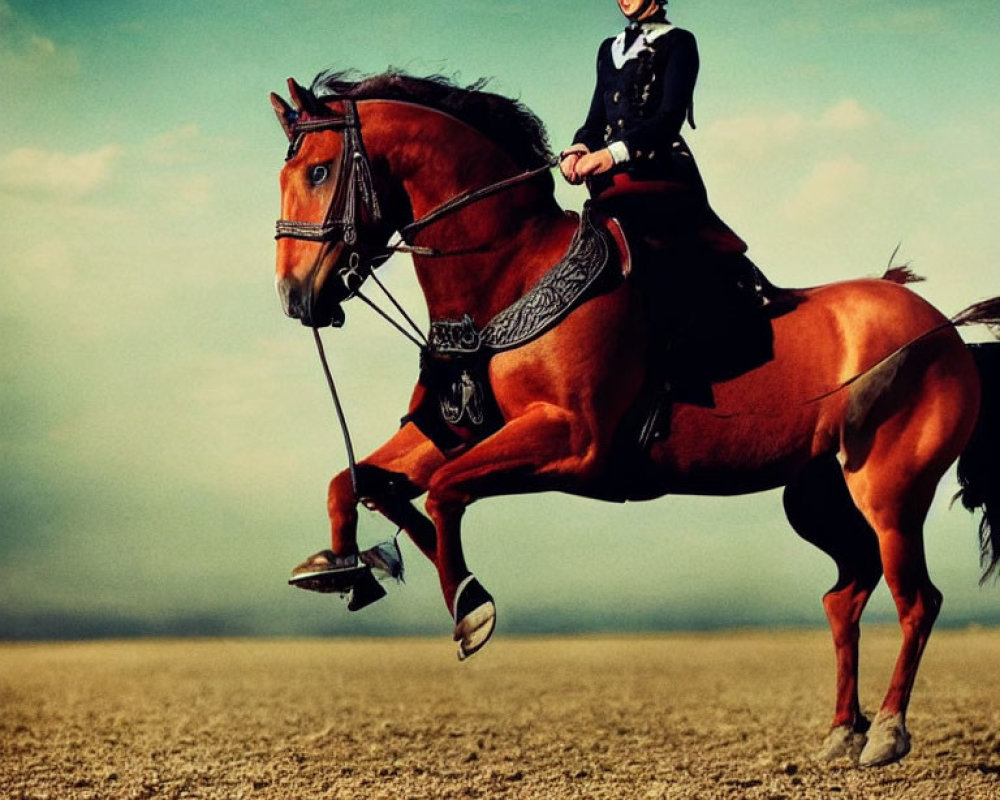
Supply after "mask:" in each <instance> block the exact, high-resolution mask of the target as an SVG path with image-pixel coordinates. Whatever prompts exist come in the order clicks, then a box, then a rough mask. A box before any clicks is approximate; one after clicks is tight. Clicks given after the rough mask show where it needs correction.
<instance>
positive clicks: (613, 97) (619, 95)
mask: <svg viewBox="0 0 1000 800" xmlns="http://www.w3.org/2000/svg"><path fill="white" fill-rule="evenodd" d="M621 99H622V93H621V92H615V93H614V94H613V95H611V102H612V103H618V102H620V101H621Z"/></svg>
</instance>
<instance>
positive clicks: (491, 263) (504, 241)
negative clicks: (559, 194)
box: [407, 141, 574, 324]
mask: <svg viewBox="0 0 1000 800" xmlns="http://www.w3.org/2000/svg"><path fill="white" fill-rule="evenodd" d="M520 171H521V170H520V169H519V168H518V167H517V166H516V165H515V164H513V162H511V161H510V159H509V158H508V157H507V156H506V155H504V154H503V153H501V152H499V151H498V150H497V149H496V148H495V147H494V146H493V145H488V144H485V143H483V141H480V142H478V143H475V144H474V145H472V146H468V145H466V146H464V147H463V146H461V145H459V146H456V147H455V149H454V150H452V149H450V148H449V149H448V151H447V153H445V154H443V155H442V154H441V153H440V152H439V153H435V154H434V155H433V156H431V157H430V158H429V159H428V160H427V162H426V167H425V168H424V169H421V170H418V172H417V173H416V174H415V175H414V176H413V178H412V179H411V180H410V181H409V185H408V186H407V193H408V194H409V196H410V202H411V206H412V208H413V214H414V217H415V218H416V219H419V218H420V217H421V216H422V215H424V214H426V213H428V212H429V211H431V210H433V209H434V208H436V207H437V206H439V205H440V204H441V203H444V202H446V201H447V200H450V199H452V198H454V197H456V196H458V195H461V194H463V193H464V192H467V191H469V190H474V189H480V188H483V187H486V186H489V185H491V184H493V183H496V182H498V181H501V180H504V179H506V178H510V177H512V176H513V175H516V174H518V173H519V172H520ZM573 229H574V225H573V224H572V223H571V222H570V221H569V220H568V218H566V217H565V215H564V214H563V213H562V211H561V210H560V208H559V206H558V205H557V204H556V202H555V199H554V197H553V195H552V191H551V183H550V182H549V179H548V178H547V177H546V176H544V175H542V176H539V177H536V178H533V179H531V180H530V181H526V182H525V183H523V184H520V185H517V186H514V187H511V188H508V189H505V190H503V191H501V192H500V193H498V194H496V195H494V196H492V197H488V198H486V199H483V200H479V201H477V202H475V203H473V204H471V205H469V206H467V207H466V208H464V209H462V210H460V211H457V212H455V213H453V214H450V215H448V216H447V217H444V218H441V219H440V220H439V221H437V222H435V223H433V224H432V225H430V226H429V227H427V228H426V229H424V230H423V231H421V232H420V233H419V234H418V235H417V236H416V238H415V243H416V244H420V245H422V246H425V247H431V248H433V249H434V250H436V251H437V252H438V253H440V254H441V255H436V256H433V257H419V256H418V257H415V259H414V263H415V265H416V269H417V277H418V280H419V281H420V285H421V287H422V288H423V291H424V296H425V298H426V300H427V306H428V312H429V315H430V317H431V319H455V318H460V317H462V316H464V315H466V314H468V315H469V316H471V317H472V318H473V320H474V321H476V322H477V323H479V324H485V322H486V321H488V320H489V319H490V318H492V317H493V316H494V315H495V314H496V313H497V312H499V311H500V310H502V309H503V308H506V307H507V306H508V305H510V304H511V303H513V302H514V301H515V300H517V299H518V298H519V297H520V296H521V295H522V294H524V292H525V290H526V288H527V287H529V286H531V285H532V284H533V283H534V282H535V281H537V280H538V278H539V277H540V276H541V274H542V273H543V272H544V271H545V270H546V269H547V268H548V267H550V266H551V265H552V264H554V263H555V262H556V261H558V260H559V258H560V257H561V256H562V255H563V253H565V250H566V247H567V245H568V242H569V239H570V237H571V236H572V232H573Z"/></svg>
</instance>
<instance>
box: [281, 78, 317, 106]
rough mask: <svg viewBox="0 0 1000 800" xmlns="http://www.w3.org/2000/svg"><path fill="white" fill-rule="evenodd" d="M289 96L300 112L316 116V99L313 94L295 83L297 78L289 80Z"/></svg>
mask: <svg viewBox="0 0 1000 800" xmlns="http://www.w3.org/2000/svg"><path fill="white" fill-rule="evenodd" d="M288 94H289V96H290V97H291V98H292V102H293V103H295V108H296V109H297V110H298V111H300V112H305V113H307V114H315V113H316V111H317V108H316V106H317V103H316V98H315V97H314V96H313V93H312V92H310V91H309V90H308V89H306V88H305V87H304V86H300V85H299V84H298V83H296V82H295V78H289V79H288Z"/></svg>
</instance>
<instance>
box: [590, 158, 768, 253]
mask: <svg viewBox="0 0 1000 800" xmlns="http://www.w3.org/2000/svg"><path fill="white" fill-rule="evenodd" d="M690 193H691V187H689V186H686V185H685V184H683V183H676V182H671V181H647V180H636V179H635V178H633V177H631V176H630V175H629V174H628V173H625V172H620V173H617V174H615V175H613V176H612V177H611V183H610V185H609V186H608V187H607V188H605V189H602V190H601V191H600V193H599V194H597V196H596V197H595V198H594V199H595V200H597V201H598V202H599V203H602V204H603V203H609V204H612V205H613V204H614V203H615V201H616V200H624V199H631V198H636V197H639V196H644V195H645V196H648V197H649V199H650V200H652V199H654V198H656V197H660V198H669V197H672V196H673V197H678V196H681V195H683V194H690ZM692 232H693V234H694V236H695V238H696V239H697V240H698V241H700V242H702V243H703V244H704V245H705V247H706V248H707V249H708V250H709V251H710V252H713V253H720V254H723V255H742V254H744V253H746V251H747V249H748V248H747V243H746V242H744V241H743V240H742V239H741V238H740V237H739V236H737V234H736V232H735V231H734V230H733V229H732V228H730V227H729V226H728V225H727V224H726V223H725V222H723V221H722V219H721V218H720V217H719V215H718V214H716V213H715V212H714V211H713V210H712V208H711V207H710V206H709V205H708V204H707V203H705V213H704V215H703V219H702V220H701V224H700V225H697V226H696V227H695V228H694V230H693V231H692Z"/></svg>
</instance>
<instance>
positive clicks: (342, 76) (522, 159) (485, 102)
mask: <svg viewBox="0 0 1000 800" xmlns="http://www.w3.org/2000/svg"><path fill="white" fill-rule="evenodd" d="M485 85H486V80H479V81H476V82H475V83H473V84H472V85H471V86H465V87H462V86H458V85H457V84H455V83H454V82H453V81H451V80H449V79H448V78H445V77H443V76H440V75H432V76H429V77H427V78H417V77H414V76H412V75H407V74H406V73H404V72H400V71H397V70H389V71H388V72H384V73H382V74H380V75H369V76H356V73H354V72H353V71H346V72H335V71H326V72H321V73H320V74H319V75H317V76H316V79H315V80H314V81H313V83H312V87H311V91H312V93H313V94H314V95H315V96H316V98H317V99H318V100H323V99H324V98H326V99H329V98H330V97H333V96H336V97H349V98H351V99H353V100H400V101H404V102H409V103H417V104H418V105H422V106H427V107H428V108H433V109H436V110H437V111H443V112H445V113H447V114H451V115H452V116H454V117H456V118H457V119H460V120H461V121H462V122H464V123H466V124H467V125H471V126H472V127H473V128H475V129H476V130H478V131H479V132H480V133H482V134H483V135H484V136H486V137H488V138H489V139H491V140H492V141H494V142H495V143H496V144H497V145H499V146H500V147H502V148H503V149H504V150H505V151H506V152H507V153H508V154H509V155H510V156H511V158H513V159H514V160H515V161H516V162H517V163H518V165H519V166H520V167H522V168H523V169H534V168H535V167H540V166H542V165H543V164H545V163H548V162H549V161H550V160H551V159H552V150H551V148H550V147H549V140H548V135H547V134H546V132H545V126H544V125H542V122H541V120H539V119H538V117H536V116H535V115H534V114H533V113H532V112H531V111H530V110H529V109H528V108H527V107H525V106H524V105H523V104H521V103H520V102H518V101H517V100H511V99H509V98H507V97H503V96H501V95H498V94H493V93H492V92H485V91H483V86H485Z"/></svg>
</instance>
